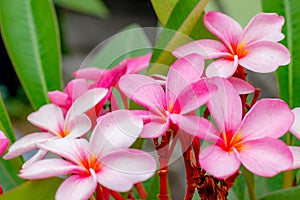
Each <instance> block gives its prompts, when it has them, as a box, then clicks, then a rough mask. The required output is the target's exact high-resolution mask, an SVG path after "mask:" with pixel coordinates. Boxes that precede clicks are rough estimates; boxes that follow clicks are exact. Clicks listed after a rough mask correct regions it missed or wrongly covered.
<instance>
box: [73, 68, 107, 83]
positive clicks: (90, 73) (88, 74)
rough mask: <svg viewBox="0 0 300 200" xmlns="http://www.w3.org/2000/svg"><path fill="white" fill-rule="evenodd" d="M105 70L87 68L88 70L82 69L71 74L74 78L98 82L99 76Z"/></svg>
mask: <svg viewBox="0 0 300 200" xmlns="http://www.w3.org/2000/svg"><path fill="white" fill-rule="evenodd" d="M105 71H106V70H105V69H99V68H96V67H89V68H84V69H80V70H78V71H76V72H74V73H73V76H74V77H76V78H83V79H87V80H92V81H98V80H100V78H101V76H102V75H103V73H104V72H105Z"/></svg>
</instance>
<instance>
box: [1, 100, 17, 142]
mask: <svg viewBox="0 0 300 200" xmlns="http://www.w3.org/2000/svg"><path fill="white" fill-rule="evenodd" d="M0 130H2V131H3V132H4V133H5V135H6V137H7V138H8V139H9V140H10V142H11V143H14V142H15V141H16V137H15V134H14V131H13V128H12V125H11V122H10V119H9V116H8V113H7V110H6V108H5V105H4V102H3V100H2V97H1V95H0Z"/></svg>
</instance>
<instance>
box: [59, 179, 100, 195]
mask: <svg viewBox="0 0 300 200" xmlns="http://www.w3.org/2000/svg"><path fill="white" fill-rule="evenodd" d="M96 187H97V181H96V179H95V177H93V176H87V177H83V176H79V175H72V176H70V177H69V178H67V179H66V180H65V181H64V182H63V183H62V184H61V185H60V186H59V188H58V190H57V192H56V195H55V199H57V200H65V199H82V200H85V199H89V198H90V197H91V196H92V195H93V193H94V191H95V189H96Z"/></svg>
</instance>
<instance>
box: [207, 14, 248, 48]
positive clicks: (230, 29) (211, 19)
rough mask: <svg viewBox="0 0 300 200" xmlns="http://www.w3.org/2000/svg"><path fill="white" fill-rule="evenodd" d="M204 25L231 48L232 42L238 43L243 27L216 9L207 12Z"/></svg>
mask: <svg viewBox="0 0 300 200" xmlns="http://www.w3.org/2000/svg"><path fill="white" fill-rule="evenodd" d="M204 25H205V26H206V28H207V29H208V30H209V31H210V32H212V33H213V34H214V35H215V36H217V37H218V38H219V39H220V40H221V41H222V42H224V44H226V46H227V47H228V48H229V49H230V48H231V44H237V42H238V40H239V37H240V35H241V33H242V31H243V30H242V27H241V26H240V25H239V24H238V23H237V22H236V21H235V20H233V19H232V18H231V17H229V16H227V15H225V14H223V13H220V12H216V11H210V12H207V13H206V14H205V16H204Z"/></svg>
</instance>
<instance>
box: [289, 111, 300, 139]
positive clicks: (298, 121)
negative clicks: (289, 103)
mask: <svg viewBox="0 0 300 200" xmlns="http://www.w3.org/2000/svg"><path fill="white" fill-rule="evenodd" d="M292 111H293V113H294V115H295V120H294V123H293V125H292V127H291V128H290V132H291V133H293V135H294V136H296V137H297V138H298V139H299V140H300V108H294V109H293V110H292Z"/></svg>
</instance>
